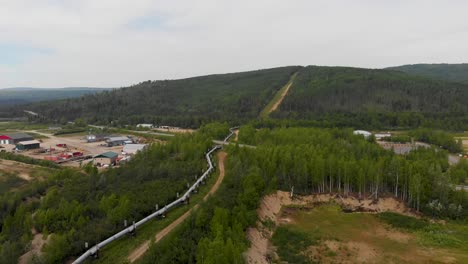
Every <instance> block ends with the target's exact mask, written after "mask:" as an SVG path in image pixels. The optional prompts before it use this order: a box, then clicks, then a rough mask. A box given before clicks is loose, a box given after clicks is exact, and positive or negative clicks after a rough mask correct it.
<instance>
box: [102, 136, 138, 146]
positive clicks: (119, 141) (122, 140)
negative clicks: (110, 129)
mask: <svg viewBox="0 0 468 264" xmlns="http://www.w3.org/2000/svg"><path fill="white" fill-rule="evenodd" d="M106 143H107V146H108V147H114V146H122V145H125V144H131V143H133V141H132V140H131V139H130V138H128V137H110V138H108V139H106Z"/></svg>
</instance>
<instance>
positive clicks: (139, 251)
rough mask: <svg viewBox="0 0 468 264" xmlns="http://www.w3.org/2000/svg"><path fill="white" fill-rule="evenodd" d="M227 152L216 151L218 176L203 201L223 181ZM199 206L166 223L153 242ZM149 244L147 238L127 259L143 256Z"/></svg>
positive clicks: (167, 232) (162, 236) (131, 261)
mask: <svg viewBox="0 0 468 264" xmlns="http://www.w3.org/2000/svg"><path fill="white" fill-rule="evenodd" d="M226 156H227V153H226V152H224V151H220V152H219V153H218V167H219V177H218V179H217V180H216V183H215V184H214V185H213V187H211V189H210V191H209V192H208V193H207V194H206V195H205V197H203V201H206V200H207V199H208V197H210V195H212V194H213V193H215V192H216V191H217V190H218V188H219V186H220V185H221V183H222V182H223V179H224V161H225V160H226ZM198 207H199V205H198V204H197V205H195V206H194V207H192V208H191V209H190V210H188V211H187V212H185V213H184V214H183V215H181V216H180V217H179V218H177V219H176V220H175V221H174V222H172V223H171V224H170V225H168V226H167V227H166V228H164V229H163V230H161V231H160V232H159V233H157V234H156V236H155V239H156V240H155V243H158V242H159V241H160V240H161V239H163V238H164V237H165V236H166V235H168V234H169V233H170V232H171V231H172V230H173V229H174V228H176V227H177V226H178V225H179V224H181V223H182V222H183V221H184V220H185V219H187V218H188V217H189V216H190V214H191V213H192V212H193V211H194V210H196V209H197V208H198ZM149 246H150V241H149V240H147V241H145V242H144V243H143V244H142V245H141V246H139V247H138V248H137V249H135V250H133V251H132V252H131V253H130V255H129V256H128V258H127V260H128V261H129V262H130V263H133V262H135V261H136V260H137V259H139V258H140V257H141V256H143V255H144V254H145V253H146V251H147V250H148V249H149Z"/></svg>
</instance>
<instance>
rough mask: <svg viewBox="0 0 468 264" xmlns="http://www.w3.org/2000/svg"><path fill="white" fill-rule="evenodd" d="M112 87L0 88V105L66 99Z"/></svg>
mask: <svg viewBox="0 0 468 264" xmlns="http://www.w3.org/2000/svg"><path fill="white" fill-rule="evenodd" d="M110 89H112V88H94V87H66V88H32V87H13V88H0V105H2V106H11V105H17V104H27V103H32V102H40V101H48V100H57V99H67V98H74V97H80V96H82V95H85V94H93V93H98V92H102V91H107V90H110Z"/></svg>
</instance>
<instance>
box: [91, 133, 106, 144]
mask: <svg viewBox="0 0 468 264" xmlns="http://www.w3.org/2000/svg"><path fill="white" fill-rule="evenodd" d="M107 138H109V136H107V135H105V134H89V135H86V141H87V142H88V143H91V142H98V141H104V140H106V139H107Z"/></svg>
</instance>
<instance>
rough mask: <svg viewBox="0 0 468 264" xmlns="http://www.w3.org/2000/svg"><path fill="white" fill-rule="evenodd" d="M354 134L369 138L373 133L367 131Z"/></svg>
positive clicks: (355, 131) (357, 131) (356, 131)
mask: <svg viewBox="0 0 468 264" xmlns="http://www.w3.org/2000/svg"><path fill="white" fill-rule="evenodd" d="M353 134H354V135H361V136H364V138H368V137H370V136H371V135H372V133H371V132H369V131H365V130H354V132H353Z"/></svg>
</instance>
